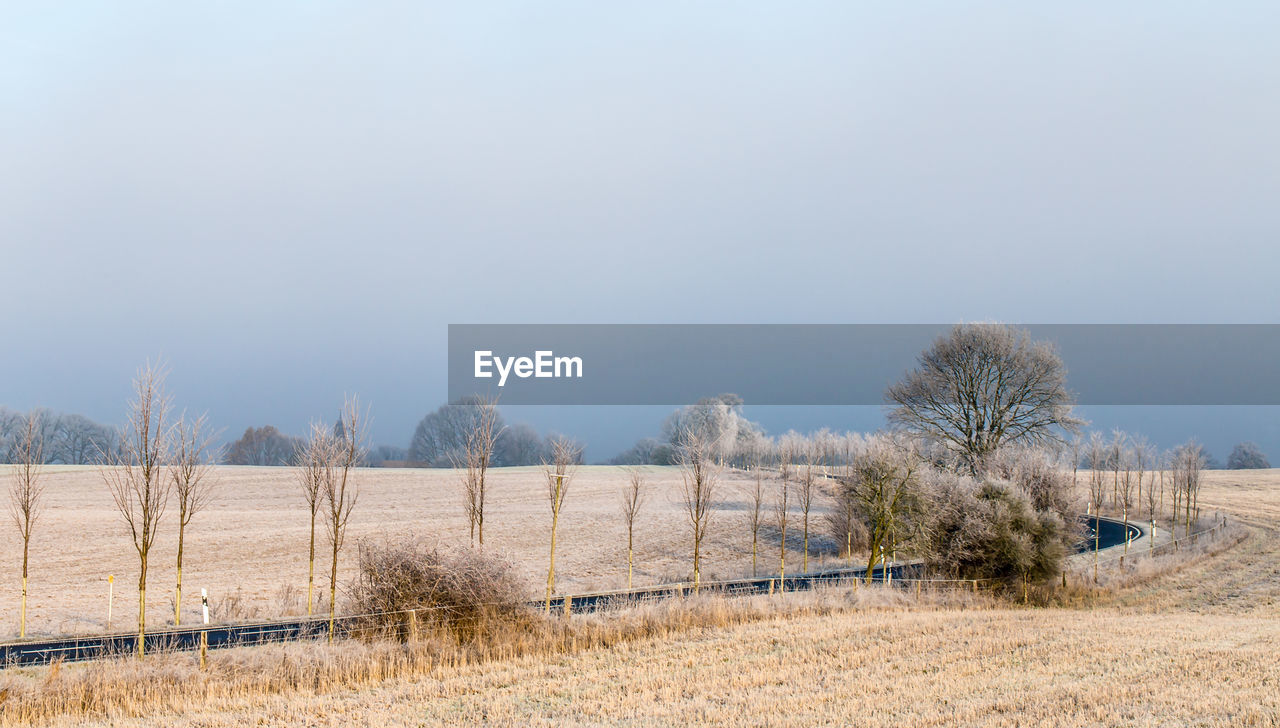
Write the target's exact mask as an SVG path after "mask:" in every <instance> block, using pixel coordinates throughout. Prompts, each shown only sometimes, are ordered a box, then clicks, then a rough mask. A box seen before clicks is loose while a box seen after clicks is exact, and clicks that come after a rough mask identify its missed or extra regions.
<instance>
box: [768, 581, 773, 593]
mask: <svg viewBox="0 0 1280 728" xmlns="http://www.w3.org/2000/svg"><path fill="white" fill-rule="evenodd" d="M769 596H773V579H770V580H769Z"/></svg>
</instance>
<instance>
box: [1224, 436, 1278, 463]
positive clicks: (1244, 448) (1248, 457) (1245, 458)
mask: <svg viewBox="0 0 1280 728" xmlns="http://www.w3.org/2000/svg"><path fill="white" fill-rule="evenodd" d="M1269 467H1271V463H1270V462H1268V461H1267V456H1266V455H1263V454H1262V450H1261V449H1259V448H1258V446H1257V444H1256V443H1252V442H1242V443H1240V444H1239V445H1236V446H1235V449H1234V450H1232V451H1231V455H1229V456H1227V468H1228V469H1229V470H1257V469H1262V468H1269Z"/></svg>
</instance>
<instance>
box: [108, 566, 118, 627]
mask: <svg viewBox="0 0 1280 728" xmlns="http://www.w3.org/2000/svg"><path fill="white" fill-rule="evenodd" d="M115 588H116V575H115V574H107V631H108V632H110V631H111V602H112V601H114V599H115Z"/></svg>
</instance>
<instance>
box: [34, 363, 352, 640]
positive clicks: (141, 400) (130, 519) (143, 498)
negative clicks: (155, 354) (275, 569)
mask: <svg viewBox="0 0 1280 728" xmlns="http://www.w3.org/2000/svg"><path fill="white" fill-rule="evenodd" d="M166 376H167V371H166V370H165V369H164V368H162V367H160V366H157V365H152V364H147V365H146V366H144V367H142V368H141V369H140V370H139V372H138V374H137V376H136V377H135V379H134V382H133V397H132V398H131V400H130V402H129V409H128V415H127V421H126V424H125V427H124V429H123V431H122V432H121V433H120V436H119V438H118V441H117V442H118V445H117V447H115V448H113V449H112V451H110V452H101V453H99V458H100V462H101V465H100V467H99V473H100V476H101V477H102V479H103V482H104V484H105V485H106V487H107V489H108V491H109V492H110V495H111V498H112V502H113V504H114V505H115V507H116V510H117V512H118V513H119V516H120V518H121V521H122V522H123V524H124V526H125V529H126V531H127V533H128V534H129V536H130V539H131V542H132V545H133V548H134V551H135V553H136V555H137V558H138V621H137V628H138V638H137V653H138V654H139V655H142V654H144V652H145V638H146V629H147V622H146V616H147V612H146V610H147V584H148V575H149V571H150V567H151V564H152V560H153V559H152V557H153V550H154V548H155V544H156V539H157V538H158V537H159V535H160V533H161V531H162V527H163V525H164V523H165V522H166V518H167V516H168V514H169V513H170V512H171V511H176V513H175V514H174V519H173V520H174V521H175V522H176V523H175V525H176V528H177V553H176V567H177V571H176V574H177V576H176V580H175V584H174V615H173V621H174V624H180V623H181V619H182V577H183V567H184V558H185V555H186V550H187V529H188V527H189V526H190V525H191V522H192V520H193V519H194V518H195V516H196V515H197V514H199V513H200V512H202V511H204V510H205V509H206V508H207V507H208V506H209V504H210V503H211V502H212V501H213V499H214V496H215V494H216V487H217V480H216V478H215V476H214V473H213V470H212V468H213V458H212V454H213V453H212V452H211V448H212V443H213V434H212V433H211V432H210V431H209V427H208V424H207V420H206V419H205V417H204V416H198V417H190V416H186V415H185V414H182V415H177V416H175V414H174V407H173V400H172V397H171V396H170V395H169V393H168V392H167V391H166V386H165V380H166ZM38 418H39V414H38V413H32V414H31V415H30V416H29V417H28V418H27V420H26V423H25V427H24V428H23V430H22V434H21V436H20V438H19V443H20V444H19V447H17V448H15V452H16V454H17V455H18V461H19V462H18V467H17V468H15V469H14V471H13V475H12V480H11V483H10V489H9V496H10V498H9V500H10V503H9V505H10V512H11V515H12V517H13V520H14V522H15V524H16V526H17V527H18V530H19V533H20V535H21V537H22V540H23V567H22V569H23V599H22V611H21V626H20V633H21V634H22V635H23V636H25V634H26V617H27V610H26V592H27V566H28V555H29V551H30V543H31V538H32V534H33V531H34V528H35V524H36V523H37V522H38V520H39V516H40V515H41V512H42V510H43V507H44V505H45V500H44V483H43V481H42V477H41V476H42V473H41V464H42V463H43V462H44V458H43V456H42V448H43V441H42V438H41V434H40V433H41V432H42V429H41V427H40V423H39V419H38ZM366 420H367V413H366V412H364V411H362V410H361V408H360V405H359V402H358V400H357V399H356V398H354V397H351V398H348V399H347V400H346V403H345V405H344V408H343V411H342V415H341V419H340V421H339V423H337V425H336V426H335V427H334V428H332V429H330V428H327V427H325V426H323V425H319V424H317V425H315V426H313V428H312V432H311V436H310V437H309V438H308V439H307V440H305V441H304V442H303V443H302V444H301V445H300V446H299V448H298V462H299V466H298V468H299V480H300V482H301V485H302V490H303V494H304V496H305V498H306V500H307V503H308V506H309V508H310V512H311V544H310V548H311V553H310V574H309V577H308V590H307V603H308V605H307V606H308V614H310V613H311V610H312V605H313V594H314V577H315V551H316V538H315V535H316V534H315V531H316V526H317V522H318V521H319V522H320V523H321V524H322V525H323V526H324V529H325V533H326V535H327V537H328V541H329V544H330V546H331V556H332V561H331V565H330V573H329V577H330V578H329V617H330V634H332V628H333V619H334V603H335V601H336V590H337V570H338V555H339V552H340V551H341V549H342V545H343V541H344V538H345V534H346V529H347V523H348V521H349V519H350V516H351V512H352V510H353V509H354V507H355V504H356V500H357V496H358V493H359V490H358V484H357V477H356V474H355V469H356V468H357V467H358V466H359V465H360V463H361V462H362V459H363V458H364V455H365V452H364V449H365V444H364V443H365V433H366V431H367V423H366Z"/></svg>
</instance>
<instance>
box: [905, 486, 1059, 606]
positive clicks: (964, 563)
mask: <svg viewBox="0 0 1280 728" xmlns="http://www.w3.org/2000/svg"><path fill="white" fill-rule="evenodd" d="M936 484H937V486H938V491H937V493H936V496H937V499H938V506H939V507H938V508H937V509H936V511H935V520H934V522H933V523H932V524H931V525H932V527H931V528H930V534H931V539H930V541H931V543H930V548H929V554H930V564H931V566H932V567H933V568H935V569H937V570H939V571H941V572H943V573H946V574H950V575H952V576H957V577H960V578H964V579H997V580H1001V581H1014V580H1017V579H1021V578H1023V577H1025V578H1027V579H1029V580H1031V581H1042V580H1045V579H1048V578H1050V577H1052V576H1054V575H1056V574H1058V573H1059V572H1060V571H1061V567H1062V561H1063V559H1065V558H1066V556H1067V555H1068V554H1069V553H1070V546H1071V542H1072V540H1073V532H1072V531H1071V530H1070V529H1069V528H1068V527H1067V525H1066V523H1065V522H1064V521H1063V520H1062V517H1061V516H1059V515H1058V514H1057V513H1055V512H1054V511H1052V510H1045V511H1037V510H1036V509H1035V507H1034V506H1033V504H1032V499H1031V497H1030V496H1029V495H1028V494H1027V493H1026V492H1025V491H1024V490H1023V489H1022V488H1020V487H1018V486H1017V485H1015V484H1013V483H1010V482H1008V481H1003V480H995V479H992V480H987V481H985V482H981V483H980V482H977V481H975V480H972V479H970V478H962V477H957V478H950V479H939V480H937V481H936Z"/></svg>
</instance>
